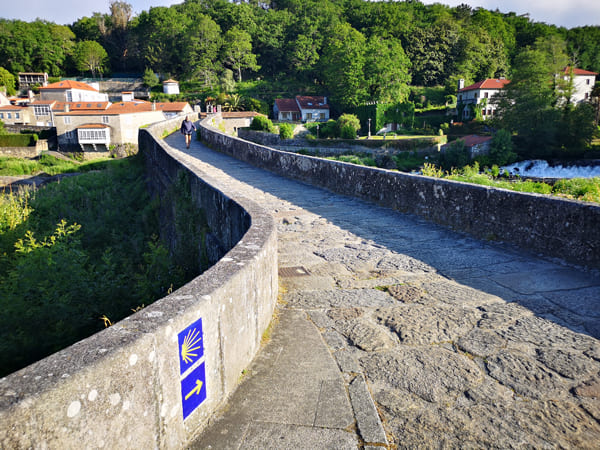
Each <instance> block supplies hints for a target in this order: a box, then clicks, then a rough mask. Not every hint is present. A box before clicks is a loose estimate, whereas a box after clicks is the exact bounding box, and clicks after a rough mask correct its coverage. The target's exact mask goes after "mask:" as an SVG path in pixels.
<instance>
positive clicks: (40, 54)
mask: <svg viewBox="0 0 600 450" xmlns="http://www.w3.org/2000/svg"><path fill="white" fill-rule="evenodd" d="M74 39H75V35H74V34H73V32H72V31H71V30H70V29H69V28H68V27H65V26H62V25H56V24H54V23H51V22H46V21H42V20H36V21H35V22H31V23H28V22H23V21H20V20H14V21H9V20H4V19H0V61H2V64H3V66H4V68H5V69H6V70H8V71H9V72H11V73H12V74H13V75H16V74H17V73H18V72H29V71H37V72H48V73H49V74H50V75H53V76H58V75H62V74H63V73H64V70H65V67H66V61H67V58H68V56H69V55H70V53H71V51H72V49H73V45H74Z"/></svg>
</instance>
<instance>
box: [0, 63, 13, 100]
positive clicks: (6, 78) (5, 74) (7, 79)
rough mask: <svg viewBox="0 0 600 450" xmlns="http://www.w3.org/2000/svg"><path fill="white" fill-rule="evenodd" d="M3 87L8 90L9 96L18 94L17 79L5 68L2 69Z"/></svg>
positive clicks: (0, 70)
mask: <svg viewBox="0 0 600 450" xmlns="http://www.w3.org/2000/svg"><path fill="white" fill-rule="evenodd" d="M3 86H4V87H5V88H6V93H7V94H8V95H15V94H16V92H17V91H16V89H15V77H14V76H13V74H12V73H10V72H9V71H8V70H6V69H5V68H4V67H0V87H3Z"/></svg>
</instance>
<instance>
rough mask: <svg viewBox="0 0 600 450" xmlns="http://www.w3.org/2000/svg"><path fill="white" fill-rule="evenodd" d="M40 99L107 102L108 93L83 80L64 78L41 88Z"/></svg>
mask: <svg viewBox="0 0 600 450" xmlns="http://www.w3.org/2000/svg"><path fill="white" fill-rule="evenodd" d="M40 100H58V101H59V102H107V101H108V94H103V93H100V92H99V91H98V88H96V87H95V86H91V85H89V84H86V83H82V82H81V81H73V80H64V81H58V82H57V83H52V84H49V85H47V86H45V87H41V88H40Z"/></svg>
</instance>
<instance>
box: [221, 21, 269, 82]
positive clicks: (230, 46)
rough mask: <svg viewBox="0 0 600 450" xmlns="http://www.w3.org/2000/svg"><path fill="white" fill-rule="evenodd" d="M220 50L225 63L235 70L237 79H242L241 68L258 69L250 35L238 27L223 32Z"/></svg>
mask: <svg viewBox="0 0 600 450" xmlns="http://www.w3.org/2000/svg"><path fill="white" fill-rule="evenodd" d="M222 52H223V61H224V63H225V65H227V66H229V67H230V68H231V69H232V70H234V71H235V72H236V74H237V80H238V81H242V69H244V70H247V69H249V70H253V71H257V70H258V69H260V66H259V65H258V64H257V62H256V55H255V54H254V53H252V37H251V36H250V34H249V33H247V32H245V31H244V30H241V29H240V28H238V27H233V28H232V29H230V30H229V31H227V33H225V36H224V38H223V47H222Z"/></svg>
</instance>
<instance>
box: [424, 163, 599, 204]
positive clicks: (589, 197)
mask: <svg viewBox="0 0 600 450" xmlns="http://www.w3.org/2000/svg"><path fill="white" fill-rule="evenodd" d="M423 175H427V176H434V177H437V178H445V179H448V180H455V181H462V182H465V183H473V184H480V185H484V186H492V187H497V188H503V189H509V190H511V191H517V192H530V193H536V194H546V195H554V196H557V197H563V198H568V199H572V200H579V201H584V202H594V203H600V177H596V178H570V179H563V180H559V181H557V182H556V183H555V184H554V185H550V184H547V183H543V182H539V181H531V180H519V179H516V180H508V179H505V178H502V177H494V176H492V175H491V172H490V171H486V172H484V173H481V172H479V164H477V163H475V164H473V166H465V167H463V168H462V169H460V170H457V169H453V170H452V172H450V173H448V172H443V171H442V170H441V169H439V168H437V167H436V166H434V165H433V164H425V167H424V168H423Z"/></svg>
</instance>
